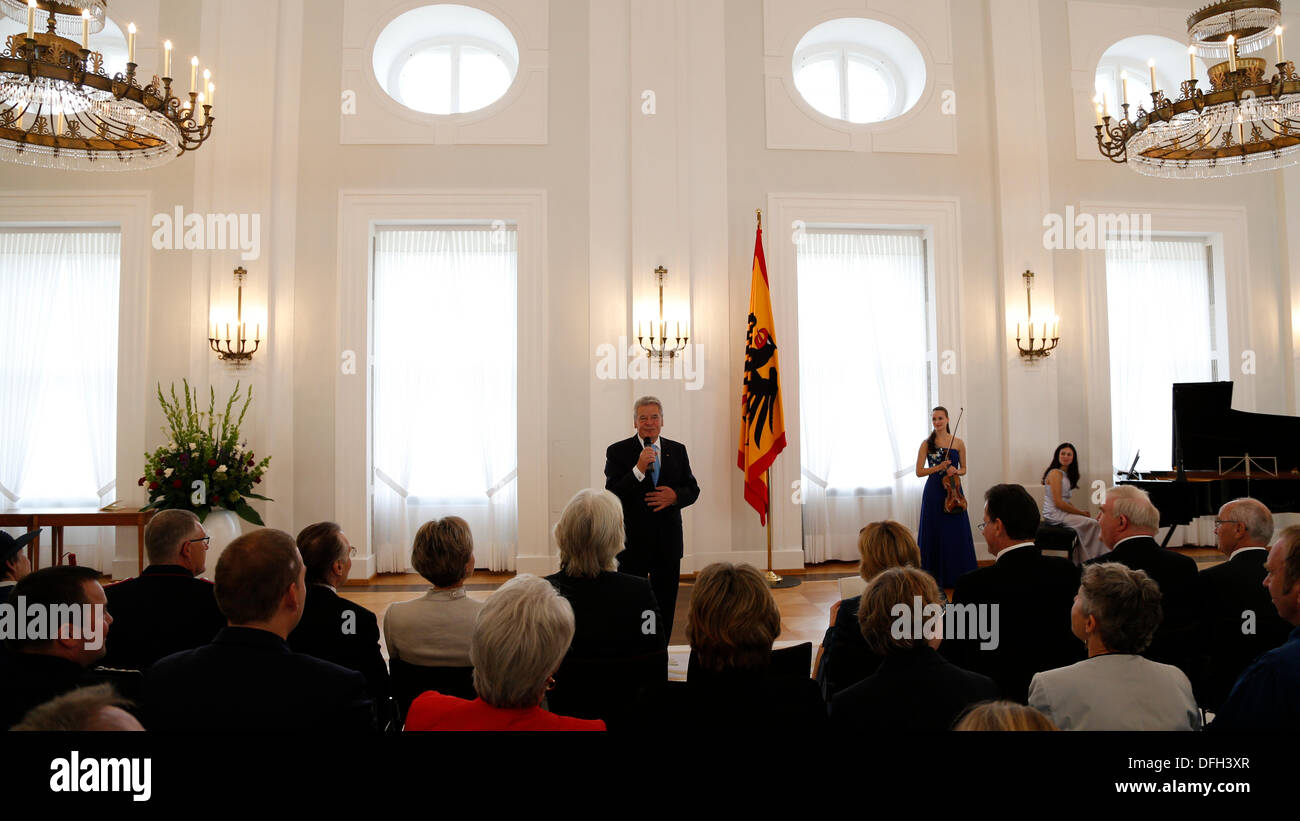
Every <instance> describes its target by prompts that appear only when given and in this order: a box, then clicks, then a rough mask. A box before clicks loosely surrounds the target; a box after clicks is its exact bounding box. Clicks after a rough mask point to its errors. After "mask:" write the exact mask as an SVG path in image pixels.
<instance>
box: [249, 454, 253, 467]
mask: <svg viewBox="0 0 1300 821" xmlns="http://www.w3.org/2000/svg"><path fill="white" fill-rule="evenodd" d="M248 464H250V465H251V464H253V454H252V453H249V454H248Z"/></svg>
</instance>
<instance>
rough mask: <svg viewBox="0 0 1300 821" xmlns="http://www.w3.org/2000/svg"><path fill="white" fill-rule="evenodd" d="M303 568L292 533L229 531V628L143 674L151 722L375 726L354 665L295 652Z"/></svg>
mask: <svg viewBox="0 0 1300 821" xmlns="http://www.w3.org/2000/svg"><path fill="white" fill-rule="evenodd" d="M305 578H306V568H305V567H304V565H303V561H302V556H301V555H300V554H299V553H298V548H297V546H296V545H295V544H294V540H293V537H292V536H290V535H289V534H288V533H285V532H284V531H281V530H273V529H270V528H265V529H261V530H254V531H252V532H251V533H245V534H244V535H243V536H240V537H239V538H237V539H235V540H234V541H233V542H231V543H230V545H229V546H228V547H227V548H226V549H225V551H223V552H222V554H221V558H220V559H218V560H217V572H216V595H217V605H218V606H219V607H220V608H221V612H222V613H223V614H225V616H226V621H227V624H228V626H227V627H225V628H224V629H222V630H221V632H219V633H217V635H216V638H214V639H213V641H212V643H211V644H208V645H205V646H203V647H199V648H196V649H194V650H185V651H182V652H180V653H176V654H174V655H171V656H167V657H166V658H164V659H162V660H160V661H158V662H157V663H156V664H154V665H153V666H152V667H150V668H149V670H148V671H147V672H146V673H145V680H144V689H145V699H144V707H145V717H146V721H145V724H146V726H148V727H149V729H151V730H164V731H183V730H209V731H217V732H263V733H265V732H295V731H297V732H303V731H315V732H321V731H326V730H329V731H334V732H349V731H358V730H374V729H375V713H374V706H373V704H372V703H371V701H370V698H369V697H368V696H367V694H366V680H365V677H364V676H362V675H361V674H360V673H357V672H354V671H352V670H349V669H347V668H345V667H340V666H338V665H337V664H333V663H331V662H328V661H322V660H321V659H318V658H315V657H314V656H307V655H303V654H301V653H294V652H293V651H292V650H291V649H289V644H288V642H287V641H286V639H287V638H288V636H289V633H290V631H292V630H293V628H294V627H295V626H296V625H297V624H298V620H299V619H300V618H302V611H303V604H304V602H305V600H306V597H307V586H306V582H305Z"/></svg>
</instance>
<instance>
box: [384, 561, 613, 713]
mask: <svg viewBox="0 0 1300 821" xmlns="http://www.w3.org/2000/svg"><path fill="white" fill-rule="evenodd" d="M573 630H574V621H573V608H572V607H571V606H570V605H569V603H568V602H567V601H565V600H564V598H563V597H561V596H560V594H559V593H557V592H556V590H555V588H554V587H552V586H551V583H550V582H548V581H546V580H545V579H539V578H538V577H536V576H532V575H529V574H523V575H520V576H516V577H515V578H514V579H511V580H510V581H509V582H506V583H505V584H504V585H502V586H501V589H500V590H497V592H496V593H493V594H492V597H491V598H489V599H488V600H487V603H486V604H485V605H483V609H482V610H480V611H479V615H478V621H477V623H476V624H475V626H474V637H473V639H471V642H470V650H469V657H470V661H471V662H472V663H473V664H474V689H475V690H476V691H477V692H478V695H479V697H478V698H476V699H474V700H473V701H467V700H466V699H463V698H456V697H455V696H445V695H442V694H441V693H435V692H432V691H430V692H427V693H425V694H424V695H422V696H420V697H419V698H417V699H416V700H415V701H414V702H412V704H411V709H410V711H409V712H408V713H407V715H406V729H407V730H604V729H605V722H603V721H599V720H594V721H590V720H587V719H581V718H568V717H566V716H558V715H555V714H554V713H551V712H548V711H546V710H543V709H542V707H541V703H542V698H543V696H545V695H546V691H547V690H549V689H550V688H551V687H552V686H554V684H555V679H554V678H552V676H553V675H554V673H555V671H556V670H558V669H559V667H560V662H561V661H563V660H564V654H565V652H567V651H568V649H569V642H571V641H572V640H573Z"/></svg>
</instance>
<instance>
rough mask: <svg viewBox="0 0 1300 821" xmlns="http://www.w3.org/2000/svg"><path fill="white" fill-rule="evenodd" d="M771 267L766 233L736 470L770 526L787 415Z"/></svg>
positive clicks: (757, 242)
mask: <svg viewBox="0 0 1300 821" xmlns="http://www.w3.org/2000/svg"><path fill="white" fill-rule="evenodd" d="M774 326H775V323H774V322H773V321H772V295H771V292H770V291H769V290H768V282H767V262H766V260H765V259H764V258H763V228H762V226H761V224H760V226H759V228H758V233H757V234H756V235H755V236H754V270H753V275H752V278H751V281H750V286H749V322H748V325H747V330H746V331H745V383H744V386H743V387H742V388H741V392H740V453H739V457H738V458H737V460H736V463H737V466H738V467H739V468H740V469H741V470H742V471H744V473H745V501H746V502H748V503H749V504H750V506H751V507H753V508H754V509H755V510H757V511H758V520H759V522H761V523H762V524H764V525H766V524H767V513H768V504H767V503H768V487H767V476H766V475H765V474H766V473H767V469H768V468H769V467H771V466H772V462H773V461H774V460H775V459H776V455H777V454H778V453H780V452H781V451H783V450H785V413H784V412H783V411H782V410H781V378H780V363H779V362H778V359H777V352H776V329H775V327H774Z"/></svg>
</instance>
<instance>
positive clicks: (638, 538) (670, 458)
mask: <svg viewBox="0 0 1300 821" xmlns="http://www.w3.org/2000/svg"><path fill="white" fill-rule="evenodd" d="M643 449H644V445H643V444H642V443H641V439H640V437H637V436H632V437H630V438H628V439H624V440H623V441H621V442H615V443H614V444H612V445H610V446H609V447H608V448H607V449H606V450H605V489H606V490H609V491H612V492H613V493H614V495H616V496H618V498H619V500H620V501H621V502H622V503H623V527H624V529H625V530H626V531H627V551H628V552H629V553H631V554H633V555H637V556H640V557H643V558H644V559H645V560H651V559H655V558H674V557H675V558H679V559H680V558H681V556H682V548H683V545H682V508H684V507H686V506H688V505H692V504H695V500H696V499H698V498H700V486H699V485H698V484H697V483H696V481H695V476H694V474H692V473H691V461H690V459H689V458H688V457H687V455H686V446H685V445H683V444H682V443H681V442H674V441H672V440H670V439H665V438H664V437H662V436H660V437H659V450H660V457H659V458H660V459H661V460H662V461H661V463H660V466H659V484H660V485H665V486H667V487H670V488H672V489H673V491H674V492H676V493H677V503H676V504H673V505H669V506H668V507H666V508H664V509H663V510H660V511H658V512H654V511H652V510H651V509H650V506H649V505H647V504H646V501H645V495H646V494H647V493H649V492H650V491H652V490H654V482H652V481H651V479H650V477H651V475H652V474H653V467H652V469H651V470H650V471H647V472H646V475H645V479H643V480H641V481H640V482H638V481H637V480H636V476H635V475H633V473H632V468H634V467H636V463H637V459H638V458H640V456H641V451H642V450H643Z"/></svg>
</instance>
